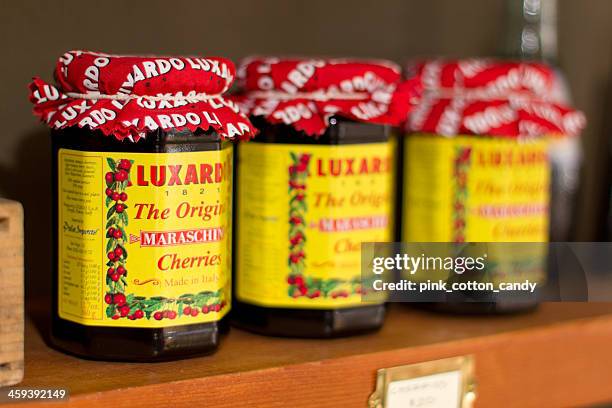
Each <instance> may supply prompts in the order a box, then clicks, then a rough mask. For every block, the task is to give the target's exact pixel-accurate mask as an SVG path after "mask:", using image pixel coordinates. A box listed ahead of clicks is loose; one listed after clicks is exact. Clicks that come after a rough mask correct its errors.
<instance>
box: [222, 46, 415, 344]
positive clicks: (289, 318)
mask: <svg viewBox="0 0 612 408" xmlns="http://www.w3.org/2000/svg"><path fill="white" fill-rule="evenodd" d="M240 72H241V75H243V78H242V79H243V86H244V91H245V93H244V94H243V95H242V96H241V99H242V102H243V103H244V106H246V109H247V110H248V111H249V112H250V114H251V117H252V120H253V121H254V122H253V123H254V124H255V125H256V126H257V127H258V129H259V130H260V133H259V135H258V136H257V137H256V139H255V140H254V141H253V142H251V143H246V144H241V145H240V146H239V148H238V156H237V157H238V159H237V165H236V166H237V180H239V181H238V182H237V186H238V188H237V211H236V213H237V220H236V224H237V241H236V252H235V259H236V270H235V275H236V277H235V284H236V286H235V304H234V311H233V320H234V321H235V323H236V324H237V325H238V326H240V327H243V328H246V329H249V330H252V331H256V332H259V333H264V334H269V335H282V336H299V337H334V336H342V335H349V334H354V333H360V332H365V331H370V330H375V329H377V328H379V327H380V326H381V325H382V324H383V319H384V315H385V307H384V300H385V299H384V297H379V298H378V300H377V301H376V300H374V301H372V299H369V301H368V302H362V295H363V294H364V291H365V286H367V285H364V282H363V281H362V275H361V265H360V263H361V243H362V242H388V241H393V233H394V227H395V218H394V211H393V207H394V197H395V196H394V191H395V186H394V182H395V177H394V176H395V174H394V163H395V155H396V145H395V143H393V141H392V140H391V139H390V132H389V130H390V126H393V125H398V124H399V123H401V122H403V121H404V120H405V118H406V115H407V112H408V111H409V108H410V104H411V103H410V99H411V98H412V97H413V96H414V95H415V93H416V92H417V90H418V87H417V86H416V83H417V82H418V81H412V82H408V83H401V82H400V79H401V75H400V70H399V68H398V67H397V66H396V65H395V64H393V63H391V62H386V61H355V60H321V59H276V58H268V59H252V60H250V61H248V62H246V63H245V65H244V66H242V70H241V71H240Z"/></svg>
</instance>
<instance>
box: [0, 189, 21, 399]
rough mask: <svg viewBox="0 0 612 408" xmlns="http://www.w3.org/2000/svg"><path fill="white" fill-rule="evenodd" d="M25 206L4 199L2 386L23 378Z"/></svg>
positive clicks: (0, 241) (0, 229) (0, 237)
mask: <svg viewBox="0 0 612 408" xmlns="http://www.w3.org/2000/svg"><path fill="white" fill-rule="evenodd" d="M23 282H24V278H23V209H22V207H21V204H19V203H18V202H15V201H10V200H5V199H0V387H2V386H7V385H14V384H17V383H19V382H21V380H22V379H23V340H24V339H23V315H24V309H23V306H24V305H23Z"/></svg>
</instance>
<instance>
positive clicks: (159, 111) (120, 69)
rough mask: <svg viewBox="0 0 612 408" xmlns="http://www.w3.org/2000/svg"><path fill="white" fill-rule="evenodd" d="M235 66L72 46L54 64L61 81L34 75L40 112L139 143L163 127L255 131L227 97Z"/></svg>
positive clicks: (231, 133)
mask: <svg viewBox="0 0 612 408" xmlns="http://www.w3.org/2000/svg"><path fill="white" fill-rule="evenodd" d="M234 77H235V67H234V64H233V63H232V62H231V61H229V60H227V59H225V58H219V57H204V58H201V57H154V56H151V57H135V56H119V55H108V54H102V53H95V52H89V51H69V52H67V53H66V54H64V55H63V56H62V57H60V58H59V60H58V62H57V64H56V68H55V79H56V81H57V84H58V85H57V87H56V86H53V85H50V84H48V83H46V82H45V81H43V80H41V79H40V78H34V80H33V82H32V83H31V84H30V100H31V101H32V103H34V113H35V114H36V115H37V116H38V117H40V118H41V119H42V120H44V121H45V122H46V123H47V124H48V125H49V126H50V127H52V128H54V129H63V128H66V127H71V126H78V127H81V128H84V127H85V128H89V129H91V130H100V131H102V133H103V134H104V135H113V136H114V137H116V138H117V139H119V140H123V139H125V138H129V139H130V140H133V141H138V139H139V138H141V137H145V135H146V133H147V132H151V131H155V130H157V129H162V130H164V129H172V128H178V129H181V128H185V127H186V128H188V129H189V130H191V131H195V130H196V129H201V130H204V131H206V130H209V129H213V130H214V131H216V132H217V133H219V134H220V135H221V136H222V137H224V138H229V139H232V138H249V137H251V136H253V135H254V134H255V133H256V130H255V128H254V127H253V126H252V125H251V123H250V121H249V120H248V119H247V118H246V116H244V115H243V114H241V113H240V112H239V111H238V107H237V106H236V105H235V104H234V103H233V102H231V101H228V100H227V99H225V98H224V97H223V93H225V92H226V91H227V90H228V89H229V87H230V86H231V84H232V82H233V81H234Z"/></svg>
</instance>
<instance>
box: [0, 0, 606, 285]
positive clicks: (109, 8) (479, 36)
mask: <svg viewBox="0 0 612 408" xmlns="http://www.w3.org/2000/svg"><path fill="white" fill-rule="evenodd" d="M517 7H519V1H518V0H517ZM505 11H506V2H505V1H503V0H428V1H422V0H378V1H365V0H364V1H359V0H352V1H350V0H348V1H344V0H343V1H333V0H309V1H282V0H266V1H257V0H253V1H249V0H235V1H220V0H217V1H187V0H173V1H161V0H130V1H119V0H106V1H85V0H64V1H60V0H55V1H45V0H28V1H14V0H13V1H8V0H6V1H2V2H1V3H0V56H1V57H0V58H2V62H1V63H0V74H1V77H0V78H1V79H0V124H1V126H2V137H1V138H0V195H3V196H6V197H9V198H13V199H17V200H19V201H21V202H22V203H23V204H24V207H25V216H26V257H27V258H26V260H27V268H28V279H27V285H28V286H27V287H28V288H29V290H30V295H31V296H35V297H37V296H42V295H43V294H45V293H46V290H45V286H46V282H47V281H48V279H49V277H50V259H51V257H50V244H49V238H50V232H49V231H50V210H49V208H50V148H49V137H48V130H47V129H46V128H45V127H44V126H43V125H41V124H39V123H38V122H37V121H36V119H35V118H34V117H33V116H32V114H31V105H30V103H29V102H28V99H27V88H26V86H27V83H28V82H29V80H30V79H31V77H32V76H33V75H40V76H42V77H43V78H45V79H51V72H52V70H53V67H54V64H55V61H56V59H57V57H58V56H60V55H61V54H62V53H63V52H64V51H66V50H70V49H79V48H80V49H88V50H95V51H104V52H109V53H132V54H137V53H145V54H190V55H222V56H228V57H230V58H234V59H235V60H238V59H240V58H241V57H244V56H247V55H251V54H273V55H278V54H280V55H287V54H299V55H310V54H315V55H329V56H353V57H379V58H388V59H393V60H396V61H397V62H403V61H405V60H407V59H408V58H411V57H415V56H438V55H443V56H453V57H464V56H494V55H499V53H500V52H501V51H502V46H503V43H504V33H505V29H506V26H505V24H504V21H505V20H504V12H505ZM558 20H559V60H558V64H559V65H560V67H561V69H562V70H563V71H564V72H565V73H566V74H567V78H568V80H569V83H570V87H571V91H572V93H573V96H574V102H575V105H576V106H577V107H578V108H579V109H582V110H583V111H584V112H585V113H586V114H587V118H588V120H589V125H588V128H587V129H586V130H585V132H584V135H583V139H582V141H583V146H584V149H585V166H584V169H583V170H584V171H583V174H582V181H583V185H582V191H581V194H580V206H579V211H578V215H577V219H576V235H575V238H576V239H579V240H596V239H600V238H601V235H600V234H601V231H602V225H604V223H605V221H604V214H605V211H606V207H607V205H608V201H609V197H608V196H607V194H608V192H607V189H606V188H607V187H606V181H607V177H608V176H607V175H608V167H607V166H608V154H609V151H608V148H609V142H610V135H611V134H612V121H611V118H610V117H609V116H610V115H606V114H607V113H610V110H611V109H612V86H611V84H610V72H611V70H612V1H610V0H580V1H577V0H559V14H558Z"/></svg>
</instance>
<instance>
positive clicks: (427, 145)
mask: <svg viewBox="0 0 612 408" xmlns="http://www.w3.org/2000/svg"><path fill="white" fill-rule="evenodd" d="M548 160H549V159H548V142H547V141H546V140H542V139H539V140H531V141H524V142H523V141H517V140H516V139H501V138H488V137H475V136H457V137H453V138H446V137H442V136H435V135H411V136H408V137H407V139H406V148H405V153H404V172H405V173H404V205H403V210H404V217H403V228H402V230H403V241H409V242H546V241H547V240H548V226H549V225H548V220H549V216H548V213H549V194H550V193H549V189H550V174H549V173H550V167H549V162H548Z"/></svg>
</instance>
